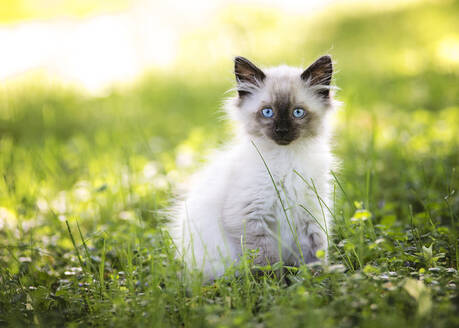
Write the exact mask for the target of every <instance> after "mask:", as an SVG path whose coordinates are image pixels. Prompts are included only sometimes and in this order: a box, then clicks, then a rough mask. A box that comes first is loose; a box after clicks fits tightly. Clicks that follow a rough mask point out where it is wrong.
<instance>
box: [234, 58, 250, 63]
mask: <svg viewBox="0 0 459 328" xmlns="http://www.w3.org/2000/svg"><path fill="white" fill-rule="evenodd" d="M247 62H249V61H248V60H247V58H244V57H242V56H236V57H234V63H235V64H244V63H247Z"/></svg>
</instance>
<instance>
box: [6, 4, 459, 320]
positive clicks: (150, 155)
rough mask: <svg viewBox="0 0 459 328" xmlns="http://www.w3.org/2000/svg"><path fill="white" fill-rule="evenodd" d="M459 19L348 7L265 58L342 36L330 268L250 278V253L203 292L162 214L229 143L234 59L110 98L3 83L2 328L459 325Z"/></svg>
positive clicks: (291, 56)
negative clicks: (225, 110) (224, 114)
mask: <svg viewBox="0 0 459 328" xmlns="http://www.w3.org/2000/svg"><path fill="white" fill-rule="evenodd" d="M457 14H458V5H457V2H444V3H441V4H418V5H413V6H410V7H407V8H405V9H400V10H393V11H385V12H384V11H383V12H370V13H366V14H355V13H342V14H340V15H338V14H337V15H336V17H334V18H333V19H332V20H331V19H328V20H324V21H321V22H320V23H317V24H318V25H317V29H316V30H317V31H321V32H322V35H321V36H320V37H317V36H316V37H312V36H311V35H309V37H308V38H305V39H304V40H301V42H299V43H295V44H293V45H292V47H293V49H295V51H289V49H284V50H278V51H277V52H275V53H274V54H273V55H272V57H269V58H265V57H263V56H265V55H264V54H263V53H264V52H259V53H258V55H255V58H258V61H260V62H264V63H272V64H276V63H279V62H281V61H286V62H288V63H292V64H299V63H300V62H301V58H302V57H301V56H300V55H299V54H307V56H310V57H311V58H312V57H313V56H315V54H321V53H323V52H327V51H330V50H329V49H330V45H331V44H332V45H333V49H332V50H331V52H332V54H333V55H334V58H335V59H336V60H337V67H338V69H339V73H338V74H337V75H336V83H337V85H338V86H339V87H340V88H341V89H342V91H340V92H339V94H338V98H339V99H340V100H342V101H343V102H344V107H343V108H342V109H341V110H340V111H339V112H338V113H337V116H338V120H337V132H336V136H335V142H334V143H335V152H336V155H337V157H338V158H340V160H341V168H340V169H339V170H338V171H337V172H334V173H335V176H336V180H335V198H336V201H335V204H334V206H333V207H332V208H330V211H331V212H332V213H333V215H334V217H335V227H334V229H333V232H334V233H333V235H332V237H331V238H332V242H331V247H330V265H322V266H312V267H300V268H284V269H283V270H274V271H273V270H272V269H280V267H279V265H274V266H273V268H258V269H259V271H260V272H259V274H256V275H255V274H253V273H252V271H251V270H250V268H252V265H251V261H250V254H246V255H247V256H246V257H245V258H244V261H242V264H241V266H242V267H241V268H238V269H240V270H241V272H244V274H243V275H240V276H238V277H236V276H235V275H234V272H229V273H228V274H227V275H226V276H224V277H223V278H221V279H219V280H217V281H215V282H214V283H212V284H207V285H203V284H202V281H201V280H200V278H199V276H195V277H193V278H192V279H188V278H185V275H180V273H181V272H182V271H183V267H182V265H181V263H180V262H178V261H176V260H175V259H174V247H173V245H172V243H171V241H170V239H169V238H168V235H167V232H166V231H165V230H164V226H165V225H164V224H165V218H164V217H162V216H161V215H160V213H161V211H160V210H161V209H163V208H165V207H166V206H167V204H168V202H169V200H170V198H171V190H172V188H173V186H175V185H176V184H177V182H178V181H181V180H182V179H183V178H184V177H186V176H187V175H188V174H189V173H190V172H191V171H192V170H193V169H195V168H196V167H197V166H198V165H199V163H200V162H201V160H202V158H203V156H204V155H205V153H206V152H207V151H208V150H209V149H211V148H212V147H215V146H218V145H219V144H220V143H221V142H223V141H224V140H226V139H227V138H228V135H229V130H230V128H229V127H228V126H227V125H226V124H225V123H223V122H222V121H221V120H220V119H219V114H218V112H217V109H218V108H219V104H220V102H221V99H222V97H223V96H224V92H225V91H226V90H228V89H229V88H230V87H231V81H232V79H233V77H232V76H231V72H230V70H231V67H230V65H231V62H230V61H229V59H228V62H227V63H226V65H227V66H228V69H227V70H223V69H222V68H221V67H220V68H216V69H215V70H204V71H203V72H202V73H200V75H198V76H196V72H195V71H193V70H190V72H189V73H187V72H186V67H182V68H181V73H180V74H179V73H176V74H163V73H152V74H151V75H150V76H147V77H145V78H144V79H143V80H142V81H140V82H138V83H137V84H136V85H134V86H132V87H130V88H128V89H123V90H113V91H111V92H110V93H108V94H107V95H105V96H100V97H90V96H87V95H84V94H82V93H80V92H78V91H75V90H72V89H69V88H64V87H59V86H56V85H47V84H46V83H45V84H44V85H43V84H39V83H29V84H25V85H21V86H20V87H19V86H16V87H4V88H3V89H2V90H1V92H0V173H1V177H0V326H4V325H5V326H14V327H16V326H31V325H35V326H46V327H48V326H62V325H64V324H66V325H68V326H88V325H91V326H153V327H155V326H158V327H168V326H171V327H176V326H186V327H206V326H219V327H237V326H242V327H246V326H253V327H279V326H284V327H297V326H298V327H356V326H359V327H404V326H406V327H454V326H459V316H458V315H457V313H458V311H459V295H458V292H457V290H458V288H457V285H458V284H459V276H458V273H457V270H458V269H459V262H458V259H459V249H458V236H459V235H458V227H459V223H458V215H459V197H458V192H457V188H458V182H459V178H458V176H459V173H458V172H457V168H458V164H459V138H458V135H459V107H458V97H457V85H458V84H459V83H458V82H459V81H458V69H457V62H456V63H451V62H450V61H448V60H449V59H445V58H443V57H441V56H440V55H438V51H437V50H438V44H439V43H440V42H441V41H442V40H445V39H446V40H451V36H453V39H454V38H456V40H457V38H458V33H457V27H456V25H457V23H456V20H457ZM260 15H261V17H258V18H257V19H255V20H254V21H255V22H246V21H243V22H240V21H237V18H231V19H234V21H230V22H229V23H228V24H230V23H231V24H232V25H231V26H232V27H233V28H234V29H235V30H236V31H239V32H237V33H242V34H243V33H246V32H244V31H246V30H247V29H249V30H256V29H257V26H258V25H257V24H259V25H260V26H262V28H261V32H260V33H264V32H263V31H265V29H268V30H269V28H270V27H266V26H264V25H263V24H265V22H266V21H269V20H270V19H271V18H272V17H271V16H270V15H272V13H265V14H260ZM263 15H266V16H263ZM228 19H230V18H228ZM257 22H258V23H257ZM238 24H239V25H238ZM244 24H248V25H244ZM250 24H253V25H250ZM299 29H300V30H301V27H299ZM241 31H242V32H241ZM420 31H421V32H420ZM254 33H255V32H254ZM257 33H258V32H257ZM404 56H408V57H407V58H408V59H406V58H405V57H404ZM404 58H405V59H404ZM413 58H414V59H413ZM404 60H405V64H403V63H404ZM411 60H413V61H417V64H416V65H415V66H410V63H411ZM413 65H414V64H413ZM223 72H224V73H223ZM222 74H224V75H222ZM187 158H188V159H190V158H191V159H192V160H191V162H190V163H191V164H190V163H188V161H187ZM177 159H179V160H177ZM273 272H275V273H273ZM279 272H282V274H281V275H280V276H279Z"/></svg>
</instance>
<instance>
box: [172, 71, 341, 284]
mask: <svg viewBox="0 0 459 328" xmlns="http://www.w3.org/2000/svg"><path fill="white" fill-rule="evenodd" d="M264 72H265V74H266V78H265V80H264V81H263V83H261V84H260V86H259V87H257V88H255V89H254V86H253V85H247V86H246V87H247V88H250V89H251V90H250V91H251V92H252V93H253V95H251V96H249V97H247V99H245V101H244V102H243V103H242V105H240V106H238V100H237V97H235V98H232V99H229V101H227V103H226V105H225V109H226V111H227V113H228V114H229V117H230V118H231V119H233V120H234V121H236V123H237V127H238V128H239V129H238V132H237V135H236V137H235V138H234V139H233V140H232V141H231V142H230V143H229V144H228V145H227V146H226V147H225V148H224V149H223V150H220V151H219V152H217V154H216V155H215V156H214V157H213V158H212V159H211V160H210V161H209V163H208V165H207V166H206V167H204V168H203V169H202V170H201V171H199V172H197V173H196V174H195V175H194V176H193V177H192V179H191V184H190V187H189V190H188V192H187V193H186V194H185V195H183V196H184V197H183V200H181V201H178V202H177V205H176V212H175V214H174V215H173V217H172V226H171V229H170V233H171V236H172V237H173V240H174V242H175V243H176V246H177V249H178V256H179V257H180V258H183V259H184V261H185V263H186V264H187V266H188V268H189V269H199V270H202V272H203V274H204V276H205V278H206V279H214V278H217V277H219V276H221V275H222V274H223V273H224V272H225V269H226V268H227V267H228V266H230V265H232V264H234V263H237V261H238V259H239V257H240V255H241V253H242V248H247V249H258V252H259V253H258V256H257V258H256V259H255V262H256V263H258V264H267V263H271V264H272V263H274V262H276V261H279V260H280V255H279V252H278V250H279V246H280V245H281V256H282V261H283V262H284V263H287V264H291V265H298V264H299V263H303V261H304V262H306V263H308V262H312V261H314V260H317V258H316V256H315V255H316V251H317V250H319V249H322V250H326V248H327V235H326V233H325V231H324V230H327V231H329V230H330V220H329V216H328V211H327V209H326V208H325V207H324V206H323V205H322V207H323V210H322V209H321V205H320V203H319V200H318V197H317V194H316V193H315V192H314V190H313V189H314V187H315V189H316V191H317V192H318V194H319V196H320V197H321V199H322V200H323V201H325V202H326V203H327V205H328V206H329V207H330V204H329V193H330V190H329V171H330V169H331V165H332V163H333V157H332V154H331V152H330V147H329V124H328V123H327V121H328V116H329V114H330V113H331V112H332V111H331V109H332V108H331V107H333V105H332V102H330V103H329V104H325V103H324V102H322V101H321V100H320V99H319V98H318V97H316V96H315V94H314V91H315V90H316V89H317V88H318V87H317V86H313V87H309V86H308V83H307V82H305V81H303V80H302V79H301V78H300V75H301V72H302V70H301V69H299V68H292V67H287V66H280V67H275V68H270V69H265V70H264ZM243 87H244V86H243V85H239V88H243ZM324 87H328V86H324ZM283 91H289V92H293V93H294V97H295V99H296V100H298V101H300V102H302V103H304V104H307V108H308V110H309V111H313V112H315V113H316V114H317V115H320V117H321V127H320V129H319V131H320V132H319V133H318V134H317V135H315V136H314V137H311V136H304V137H300V138H298V139H297V140H295V141H293V142H292V143H291V144H289V145H287V146H280V145H277V144H276V143H275V142H274V141H272V140H271V139H269V138H268V137H266V136H264V135H260V133H259V131H254V129H256V125H254V115H255V114H256V111H257V110H259V108H260V107H259V106H260V104H261V103H262V102H268V103H269V102H270V98H271V97H272V95H273V94H274V93H276V92H283ZM254 145H256V147H257V148H258V150H259V152H260V153H261V154H262V156H263V158H264V160H265V161H266V164H267V166H268V167H269V170H270V172H271V174H272V177H273V178H274V181H275V183H276V186H277V188H278V190H279V193H280V197H281V199H282V202H281V201H280V200H279V197H278V194H277V192H276V188H275V187H274V185H273V183H272V181H271V177H270V175H269V173H268V170H267V168H266V167H265V164H264V163H263V160H262V158H261V156H260V155H259V153H258V152H257V149H256V147H255V146H254ZM295 171H297V172H298V173H299V174H300V175H301V176H302V177H303V178H304V179H305V180H306V181H307V183H305V182H304V181H303V180H302V178H301V177H300V176H299V175H298V174H297V173H295ZM308 184H309V186H308ZM313 185H314V187H313ZM282 203H283V205H284V207H285V208H286V213H287V217H288V219H287V217H286V215H285V212H284V210H283V206H282ZM302 206H303V207H305V208H306V209H308V210H309V211H310V212H311V213H312V214H313V215H314V217H315V219H314V218H313V217H311V215H309V214H308V212H307V211H306V210H305V209H304V208H303V207H302ZM330 208H331V207H330ZM316 219H317V220H318V222H319V224H320V226H322V228H321V227H320V226H319V224H318V223H317V222H316ZM289 223H290V224H289ZM292 229H293V232H292ZM298 245H299V246H300V247H298Z"/></svg>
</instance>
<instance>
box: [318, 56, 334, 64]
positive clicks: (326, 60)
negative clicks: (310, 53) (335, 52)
mask: <svg viewBox="0 0 459 328" xmlns="http://www.w3.org/2000/svg"><path fill="white" fill-rule="evenodd" d="M317 61H318V62H321V63H324V64H325V63H330V64H332V62H333V60H332V57H331V56H330V55H323V56H321V57H319V59H317Z"/></svg>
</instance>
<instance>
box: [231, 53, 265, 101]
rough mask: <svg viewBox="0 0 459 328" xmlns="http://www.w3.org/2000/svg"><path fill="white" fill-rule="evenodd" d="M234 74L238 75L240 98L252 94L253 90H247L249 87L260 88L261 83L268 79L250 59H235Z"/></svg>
mask: <svg viewBox="0 0 459 328" xmlns="http://www.w3.org/2000/svg"><path fill="white" fill-rule="evenodd" d="M234 74H235V75H236V82H237V83H238V90H237V92H238V94H239V96H240V97H242V96H244V95H246V94H248V93H251V88H250V87H249V88H247V86H248V85H253V86H254V87H258V86H259V83H261V82H263V80H264V79H265V77H266V75H265V73H263V71H262V70H261V69H259V68H258V67H256V66H255V65H254V64H252V63H251V62H250V61H249V60H248V59H246V58H244V57H240V56H237V57H236V58H234ZM247 84H248V85H247ZM239 87H241V88H239Z"/></svg>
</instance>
